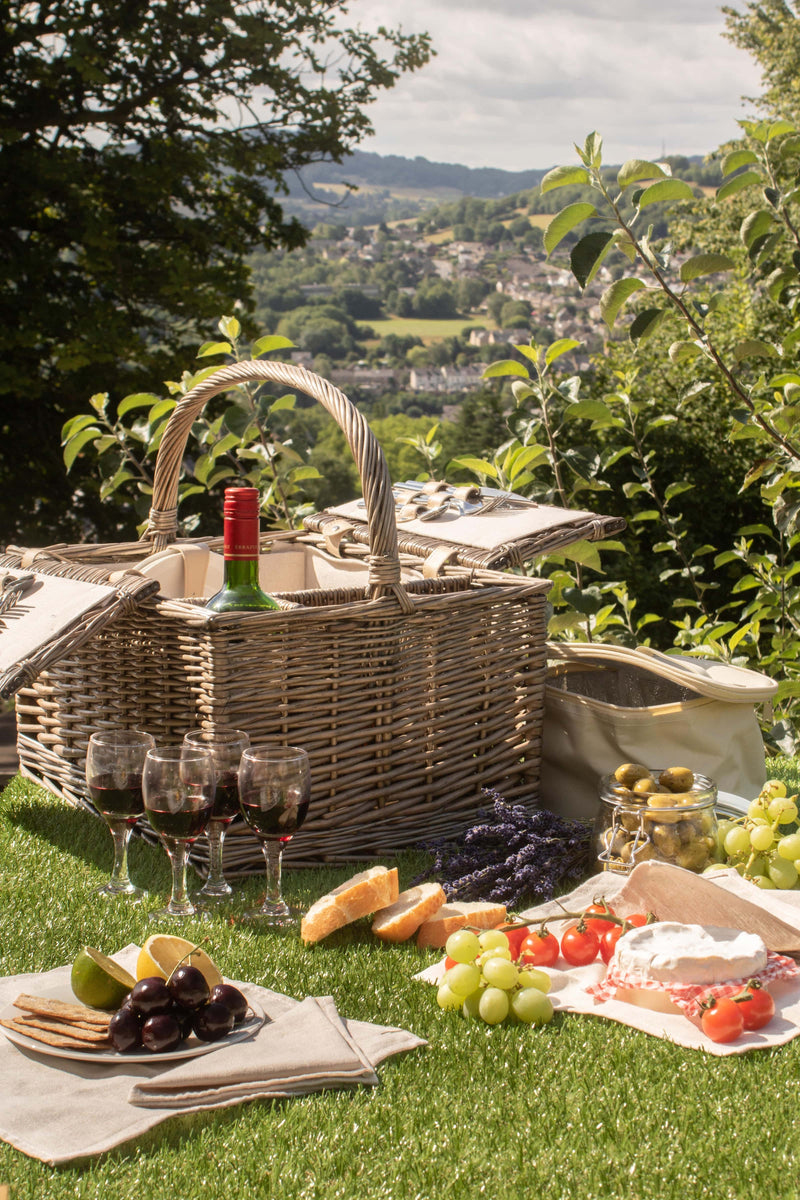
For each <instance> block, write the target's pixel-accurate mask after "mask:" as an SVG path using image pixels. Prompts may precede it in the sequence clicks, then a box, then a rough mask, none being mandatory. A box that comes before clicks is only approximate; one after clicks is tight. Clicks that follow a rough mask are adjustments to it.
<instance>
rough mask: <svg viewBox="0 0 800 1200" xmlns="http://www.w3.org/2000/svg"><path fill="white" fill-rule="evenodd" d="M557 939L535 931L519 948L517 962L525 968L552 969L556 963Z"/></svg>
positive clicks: (552, 934) (551, 935) (548, 934)
mask: <svg viewBox="0 0 800 1200" xmlns="http://www.w3.org/2000/svg"><path fill="white" fill-rule="evenodd" d="M558 951H559V945H558V938H557V937H556V936H555V934H554V933H548V932H542V931H541V930H539V929H537V930H536V931H535V932H534V933H530V934H529V935H528V936H527V937H526V938H525V941H524V942H523V943H522V945H521V947H520V954H519V962H520V965H524V966H526V967H552V966H553V965H554V964H555V963H556V962H557V961H558Z"/></svg>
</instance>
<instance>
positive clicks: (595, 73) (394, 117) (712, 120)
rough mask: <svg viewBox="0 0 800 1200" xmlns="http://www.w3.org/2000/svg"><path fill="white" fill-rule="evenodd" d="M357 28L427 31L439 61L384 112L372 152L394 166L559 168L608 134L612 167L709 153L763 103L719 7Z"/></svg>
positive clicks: (377, 0) (386, 0)
mask: <svg viewBox="0 0 800 1200" xmlns="http://www.w3.org/2000/svg"><path fill="white" fill-rule="evenodd" d="M349 19H350V21H352V22H359V23H361V24H362V25H364V27H365V28H374V27H375V26H377V25H378V24H379V23H384V24H387V25H391V26H397V25H400V24H401V25H402V28H403V29H404V31H405V32H412V31H413V32H419V31H423V30H426V31H428V32H429V33H430V34H431V35H432V38H433V44H434V46H435V48H436V50H437V57H436V58H434V59H433V60H432V61H431V63H430V64H429V65H428V66H427V67H425V68H423V70H421V71H419V72H417V73H415V74H413V75H408V76H404V77H403V78H402V79H401V80H400V81H399V83H398V84H397V86H396V87H395V88H394V89H393V90H392V91H390V92H389V93H387V94H386V95H385V96H384V97H382V98H381V99H380V100H379V101H378V102H377V103H376V104H375V105H374V106H373V108H372V109H371V118H372V121H373V124H374V126H375V131H376V133H375V137H374V138H372V139H370V140H369V141H367V142H365V143H363V149H366V150H375V151H376V152H378V153H381V154H403V155H407V156H409V157H413V156H415V155H422V156H423V157H425V158H429V159H432V160H435V161H439V162H461V163H465V164H467V165H470V166H495V167H504V168H506V169H509V170H522V169H525V168H529V167H548V166H551V165H553V163H555V162H563V161H569V160H570V159H571V157H572V143H573V142H575V141H578V142H582V141H583V139H584V137H585V135H586V134H587V133H589V132H591V131H592V130H595V129H596V130H598V131H599V132H600V133H601V134H602V135H603V137H604V139H605V143H606V158H607V161H609V162H612V161H619V160H620V159H622V158H626V157H630V156H632V155H638V154H646V155H652V154H655V153H661V151H662V149H663V150H665V151H666V152H667V153H674V154H704V153H707V152H708V151H710V150H713V149H715V148H716V147H717V146H718V145H719V144H720V143H722V142H723V141H726V140H727V139H729V138H731V137H734V136H735V134H736V130H737V127H736V120H737V118H739V117H741V116H744V115H745V112H746V109H745V108H744V107H743V105H742V102H741V96H742V95H757V94H758V93H759V91H760V81H759V73H758V70H757V68H756V66H755V64H754V63H753V62H752V60H751V59H750V58H749V56H747V55H746V54H744V53H743V52H742V51H740V50H738V49H736V48H735V47H734V46H732V45H731V44H730V43H729V42H728V41H726V40H725V39H724V37H723V36H722V35H723V31H724V18H723V15H722V13H721V11H720V8H719V6H718V4H717V3H716V2H715V0H714V2H712V0H661V2H656V0H616V2H615V3H614V4H609V3H607V0H603V2H602V3H601V0H560V2H559V3H558V6H557V7H556V6H555V5H553V4H552V3H548V4H545V3H543V2H542V0H402V3H401V4H400V5H398V4H397V3H396V2H395V3H391V0H354V2H353V3H352V4H351V6H350V11H349Z"/></svg>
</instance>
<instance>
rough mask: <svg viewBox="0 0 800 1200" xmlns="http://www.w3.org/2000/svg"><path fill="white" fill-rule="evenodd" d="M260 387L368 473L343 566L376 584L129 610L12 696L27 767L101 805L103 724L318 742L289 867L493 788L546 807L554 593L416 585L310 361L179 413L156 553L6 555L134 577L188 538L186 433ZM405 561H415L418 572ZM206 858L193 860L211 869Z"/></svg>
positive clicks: (385, 482)
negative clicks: (363, 521) (91, 790)
mask: <svg viewBox="0 0 800 1200" xmlns="http://www.w3.org/2000/svg"><path fill="white" fill-rule="evenodd" d="M249 380H264V381H273V382H277V383H279V384H281V385H284V386H288V387H292V388H295V389H297V390H299V391H301V392H303V393H305V394H307V395H309V396H311V397H313V398H315V399H316V400H318V401H319V402H320V403H321V404H322V405H323V406H324V407H325V408H326V409H327V411H328V412H329V413H331V414H332V415H333V417H334V418H335V419H336V421H337V422H338V424H339V425H340V427H341V428H342V430H343V431H344V434H345V436H346V439H347V442H348V445H349V447H350V450H351V452H352V454H353V457H354V459H355V461H356V464H357V466H358V470H359V474H360V476H361V481H362V486H363V493H364V498H365V501H366V515H367V523H368V532H369V539H368V540H369V547H368V549H367V548H365V547H363V546H362V545H359V544H358V542H357V541H355V540H354V541H353V542H352V544H350V545H339V546H337V547H336V553H337V554H339V555H345V556H346V555H350V556H352V557H353V558H354V559H356V560H357V561H359V562H361V563H362V566H363V583H359V585H358V586H353V585H352V584H349V585H348V586H341V587H336V588H309V589H304V590H301V591H295V592H292V593H291V594H288V595H284V596H282V597H281V596H280V593H278V594H279V598H281V600H282V611H280V612H269V613H264V614H260V613H254V614H244V613H230V614H211V613H210V612H209V611H208V610H206V609H205V608H204V607H203V606H202V604H199V603H197V602H195V603H192V602H189V601H186V600H170V599H164V598H163V597H160V596H157V597H154V598H150V599H146V600H144V601H143V602H142V603H141V604H139V605H138V606H136V607H132V606H129V607H128V608H127V609H126V610H125V611H124V612H122V614H121V615H120V617H119V619H118V620H116V621H115V622H114V623H113V624H111V625H109V626H107V627H106V628H105V629H104V630H103V631H102V632H100V633H99V634H97V635H96V636H95V637H93V638H92V640H90V641H87V642H85V643H84V644H83V645H82V646H80V647H79V648H77V649H75V650H73V651H71V652H70V653H69V654H68V656H67V657H65V658H63V659H62V660H61V661H60V662H58V663H57V664H55V665H51V666H50V667H49V668H48V669H47V670H46V671H43V672H42V673H41V674H39V675H38V677H37V678H36V679H35V680H33V681H31V682H29V683H28V685H27V686H25V687H24V688H23V689H22V690H21V691H20V692H19V693H18V695H17V720H18V751H19V755H20V763H21V769H22V772H23V774H25V775H27V776H28V777H30V778H32V779H35V780H37V781H38V782H40V783H42V784H44V786H45V787H47V788H49V789H50V790H51V791H53V792H56V793H57V794H59V795H61V796H64V797H65V798H67V799H68V800H69V801H70V802H72V803H76V804H81V805H87V806H90V802H89V800H88V796H87V792H86V785H85V781H84V777H83V772H84V761H85V753H86V745H87V741H88V738H89V735H90V734H91V732H92V731H93V730H95V729H98V728H102V727H113V726H123V727H138V728H144V729H148V730H149V731H150V732H152V733H153V734H154V735H155V737H156V738H157V740H159V741H162V742H163V741H167V740H177V739H179V738H180V737H181V736H182V735H183V733H184V732H185V731H186V730H187V729H189V728H192V727H196V726H198V725H202V726H203V727H206V728H213V727H214V726H217V725H227V726H235V727H237V728H243V729H246V730H247V731H248V732H249V734H250V736H251V740H252V741H254V742H269V741H277V742H282V743H291V744H296V745H301V746H304V747H305V748H306V749H307V750H308V752H309V755H310V758H311V764H312V779H313V792H312V807H311V810H310V813H309V817H308V819H307V821H306V824H305V826H304V827H303V829H302V831H301V833H300V834H299V835H298V836H297V838H295V839H294V840H293V841H292V842H291V843H290V844H289V845H288V846H287V849H286V862H287V864H288V865H292V864H294V865H300V864H304V865H305V864H313V863H319V862H321V861H328V862H350V861H353V860H358V859H372V858H375V857H377V856H381V855H386V854H391V853H394V852H395V851H397V850H398V849H399V848H401V847H406V846H411V845H414V844H417V843H419V842H420V841H421V840H423V839H425V838H429V837H432V836H435V835H440V834H444V833H449V832H454V831H456V830H458V829H461V828H463V827H464V826H465V825H466V824H468V823H470V822H471V820H472V819H473V817H474V814H475V812H476V809H477V808H479V807H480V806H482V805H483V804H485V802H486V798H485V796H484V795H483V794H482V789H483V788H486V787H493V788H497V789H499V790H500V791H501V792H502V794H503V795H504V796H505V797H507V798H509V799H516V800H518V801H521V802H523V803H525V804H527V805H534V804H535V803H536V800H537V792H538V779H539V764H540V757H541V745H540V742H541V727H542V719H543V695H544V683H545V668H546V661H545V597H546V592H547V588H548V584H547V582H546V581H542V580H538V579H531V578H528V577H524V576H519V575H518V576H515V575H509V574H502V573H500V572H497V571H493V570H486V569H474V568H472V569H469V568H466V567H463V566H460V565H450V566H446V567H444V568H443V569H442V570H441V572H440V573H439V574H438V576H437V577H435V578H430V579H429V578H423V577H422V576H421V574H420V575H419V577H418V578H414V577H413V576H414V575H415V572H414V570H413V568H414V566H415V565H416V566H417V567H418V566H419V563H418V562H417V563H415V561H414V559H413V558H412V557H411V556H407V555H406V556H401V555H400V553H399V552H398V548H397V530H396V524H395V513H394V501H393V497H392V489H391V481H390V479H389V475H388V471H387V467H386V463H385V460H384V458H383V454H382V452H381V450H380V447H379V445H378V443H377V441H376V440H375V438H374V436H373V435H372V433H371V431H370V429H369V426H368V425H367V423H366V421H365V419H364V418H363V416H362V415H361V414H360V413H359V412H358V411H357V410H356V409H355V408H354V407H353V406H352V405H351V404H350V402H349V401H348V400H347V399H346V397H345V396H344V395H343V394H342V393H341V392H340V391H338V390H337V389H336V388H334V387H332V386H331V385H330V384H328V383H327V382H325V381H324V380H322V379H320V378H319V377H318V376H316V375H313V374H312V373H310V372H308V371H306V370H305V369H303V368H300V367H295V366H291V365H287V364H282V363H272V362H265V361H259V362H250V363H242V364H237V365H235V366H230V367H225V368H222V369H220V370H219V371H217V372H214V373H213V374H212V375H211V376H210V377H208V378H207V379H206V380H205V381H204V382H203V383H201V384H199V385H198V386H197V387H195V388H194V389H192V391H190V392H189V393H188V394H187V395H186V396H185V397H184V398H183V399H182V400H181V401H180V402H179V404H178V405H177V407H176V409H175V410H174V411H173V414H172V416H171V418H170V420H169V422H168V425H167V428H166V430H165V433H164V437H163V439H162V442H161V446H160V449H159V453H158V460H157V464H156V475H155V488H154V498H153V507H152V510H151V514H150V520H149V524H148V528H147V531H146V533H145V535H144V537H145V539H146V540H147V541H148V542H150V546H149V547H145V546H143V545H142V543H141V542H138V543H137V542H134V543H126V544H111V545H105V546H102V545H96V546H86V545H80V546H59V547H50V548H46V549H43V550H40V551H36V552H31V551H27V552H25V551H21V550H15V549H14V548H13V547H12V548H9V549H8V551H7V553H6V555H5V556H4V557H3V558H2V560H0V561H2V563H4V564H6V565H8V566H12V567H13V566H19V565H20V564H21V563H24V564H25V565H26V566H31V565H32V566H33V567H34V569H35V570H37V571H39V570H41V571H44V572H45V573H46V572H47V571H51V572H54V573H56V572H57V573H60V574H69V573H71V572H72V573H75V574H76V575H78V574H79V575H80V577H81V578H97V579H99V578H101V577H107V576H108V575H109V574H110V573H111V572H114V571H119V570H120V569H121V568H122V569H126V570H128V571H131V570H135V567H136V564H137V563H140V562H141V561H142V560H143V559H144V558H145V557H146V554H147V553H148V552H156V551H159V550H162V549H163V548H165V547H168V546H169V545H170V544H172V543H174V542H176V532H177V489H178V477H179V472H180V466H181V461H182V458H183V454H184V449H185V445H186V440H187V437H188V433H189V430H190V428H191V425H192V423H193V421H194V420H195V419H196V416H197V415H198V413H199V412H200V411H201V409H202V408H203V406H204V405H205V403H206V402H207V401H208V400H209V399H210V398H211V397H213V396H215V395H217V394H218V393H220V392H222V391H224V390H226V389H227V388H230V387H232V386H234V385H236V384H239V383H241V382H243V381H249ZM287 540H288V541H291V542H292V544H293V545H295V546H297V547H302V548H303V549H304V552H305V551H306V549H307V550H308V552H311V550H312V549H313V551H314V553H316V554H319V553H327V551H326V550H324V539H323V537H322V536H321V535H319V534H314V533H312V532H308V531H306V532H299V531H298V532H295V533H290V534H285V533H282V534H278V535H273V536H272V537H270V536H269V535H267V536H266V537H265V538H264V539H263V543H264V546H265V547H268V546H269V544H270V543H274V542H276V541H277V542H278V543H281V542H284V543H285V542H286V541H287ZM178 544H186V542H185V541H184V542H183V543H181V542H179V543H178ZM219 544H220V542H219V539H217V540H215V541H213V542H212V545H219ZM320 547H323V549H322V550H320ZM401 557H402V562H401ZM402 566H406V567H409V568H411V570H410V572H409V573H408V574H410V577H409V578H404V577H403V575H402V574H401V567H402ZM270 590H271V589H270ZM201 847H202V843H197V848H198V849H197V852H196V855H195V861H196V863H198V864H199V865H200V866H201V868H202V867H203V865H204V862H205V857H204V855H205V850H204V849H202V848H201ZM225 847H226V854H225V868H226V871H227V872H228V873H230V874H236V873H243V872H248V871H250V870H253V871H256V870H258V871H260V870H261V869H262V867H261V860H260V852H259V849H258V843H257V842H256V841H255V839H254V838H253V836H252V835H251V834H250V833H249V831H247V829H246V828H245V827H244V826H241V827H240V826H239V825H238V823H235V824H234V825H233V826H232V828H231V831H230V833H229V835H228V837H227V839H226V844H225Z"/></svg>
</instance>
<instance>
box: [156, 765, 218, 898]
mask: <svg viewBox="0 0 800 1200" xmlns="http://www.w3.org/2000/svg"><path fill="white" fill-rule="evenodd" d="M215 784H216V773H215V771H214V758H213V755H212V754H211V751H210V750H208V749H206V750H199V749H196V748H195V747H193V746H166V747H160V748H158V749H153V750H148V752H147V757H146V758H145V763H144V772H143V774H142V790H143V793H144V809H145V812H146V813H147V817H148V819H149V821H150V824H151V825H152V827H153V829H154V830H155V831H156V833H157V834H158V835H159V837H160V838H161V841H162V842H163V844H164V849H165V850H166V852H167V854H168V855H169V860H170V863H171V864H172V894H171V895H170V899H169V903H168V904H167V906H166V908H160V909H156V910H155V911H154V912H151V913H150V919H151V920H153V921H157V920H162V919H163V918H165V917H191V916H194V915H195V913H196V911H197V910H196V909H195V907H194V905H193V904H192V902H191V900H190V899H189V897H188V895H187V894H186V856H187V853H188V849H189V846H190V845H191V843H192V842H193V841H195V839H196V838H198V837H199V836H200V834H201V833H202V832H203V831H204V830H205V828H206V826H207V824H208V822H209V818H210V817H211V813H212V811H213V808H214V791H215Z"/></svg>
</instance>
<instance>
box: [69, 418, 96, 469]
mask: <svg viewBox="0 0 800 1200" xmlns="http://www.w3.org/2000/svg"><path fill="white" fill-rule="evenodd" d="M101 434H102V430H101V429H98V427H97V426H96V425H89V426H87V427H86V428H84V429H82V430H81V432H80V433H76V434H75V436H74V437H71V438H70V439H69V441H68V442H67V444H66V446H65V447H64V463H65V464H66V468H67V470H68V471H69V470H71V468H72V464H73V463H74V462H75V459H76V458H77V457H78V455H79V454H80V452H81V450H82V449H83V447H84V446H85V445H86V444H87V442H91V441H92V440H93V439H94V438H96V437H99V436H100V435H101Z"/></svg>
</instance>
